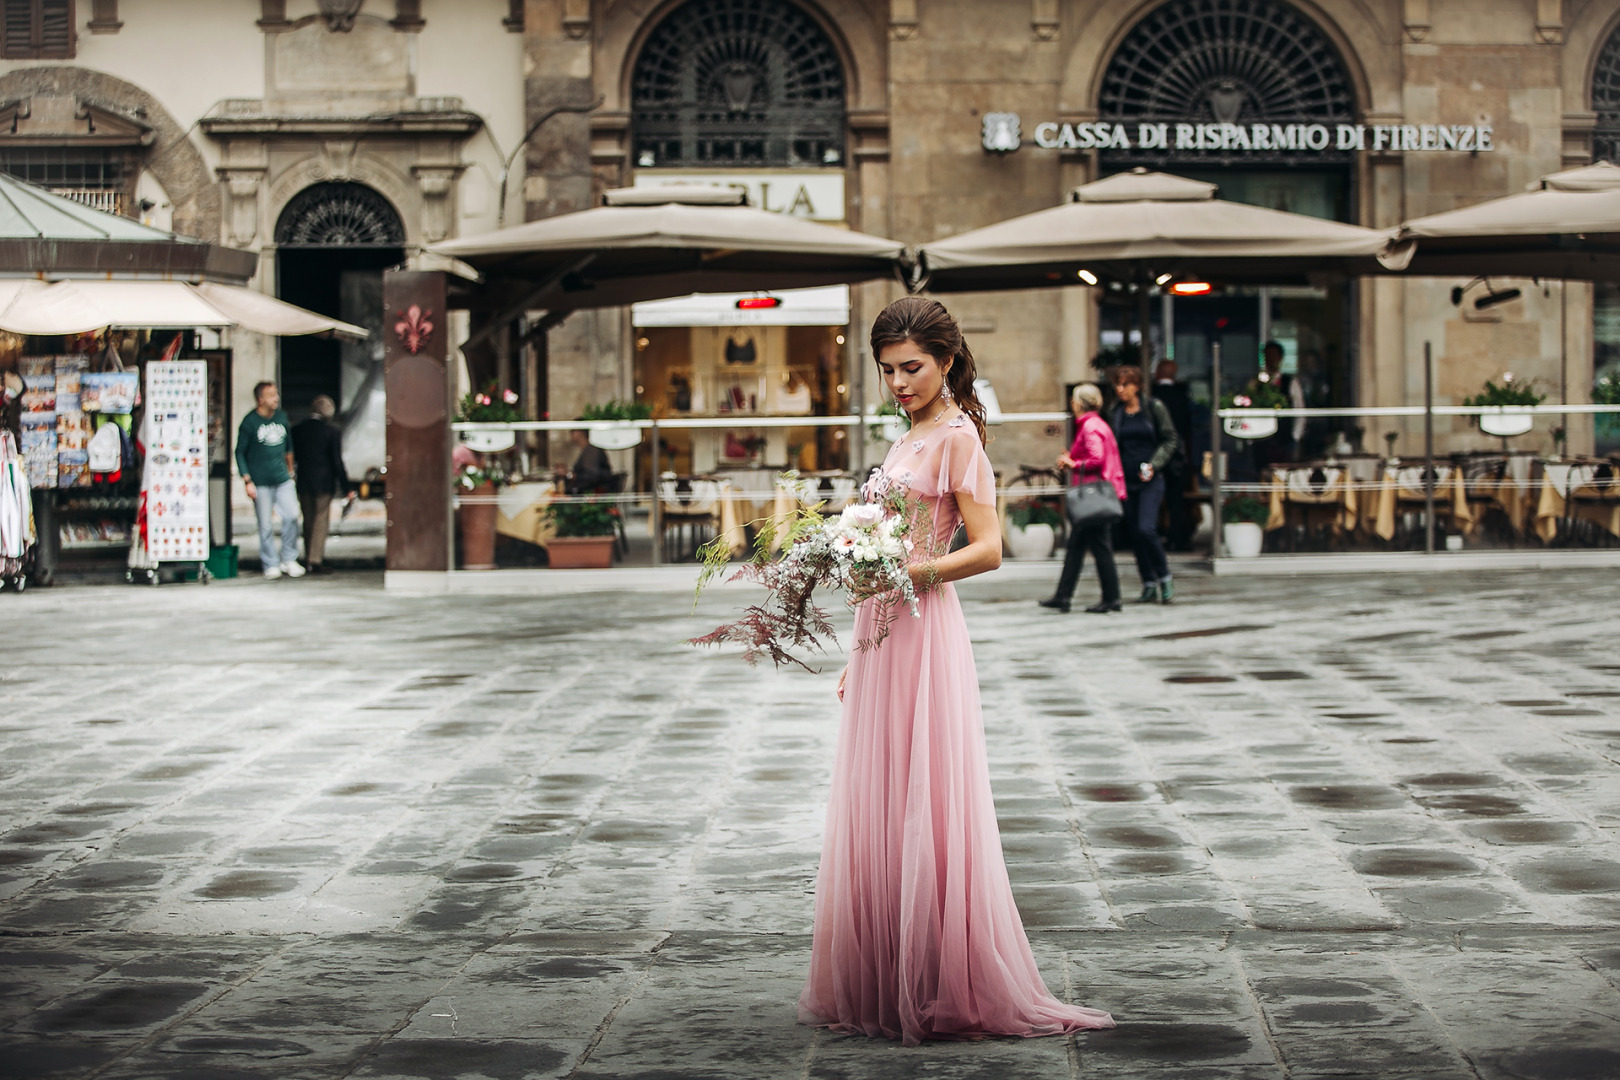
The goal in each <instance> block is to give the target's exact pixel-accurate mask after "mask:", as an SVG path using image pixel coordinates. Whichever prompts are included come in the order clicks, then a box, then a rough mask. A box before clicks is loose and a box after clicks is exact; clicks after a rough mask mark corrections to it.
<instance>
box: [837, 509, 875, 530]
mask: <svg viewBox="0 0 1620 1080" xmlns="http://www.w3.org/2000/svg"><path fill="white" fill-rule="evenodd" d="M838 520H839V522H840V523H842V524H843V526H844V527H845V528H846V529H864V528H870V527H871V526H873V525H876V524H877V523H878V522H880V521H882V520H883V508H882V507H881V506H878V505H876V504H874V503H853V504H851V505H849V506H846V507H844V512H843V513H842V514H839V515H838Z"/></svg>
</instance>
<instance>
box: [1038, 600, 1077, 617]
mask: <svg viewBox="0 0 1620 1080" xmlns="http://www.w3.org/2000/svg"><path fill="white" fill-rule="evenodd" d="M1036 603H1038V604H1040V605H1041V607H1049V608H1052V609H1054V610H1056V611H1061V612H1063V614H1065V615H1067V614H1068V613H1069V602H1068V601H1067V600H1059V599H1058V598H1057V597H1055V596H1053V597H1048V598H1047V599H1045V600H1037V601H1036Z"/></svg>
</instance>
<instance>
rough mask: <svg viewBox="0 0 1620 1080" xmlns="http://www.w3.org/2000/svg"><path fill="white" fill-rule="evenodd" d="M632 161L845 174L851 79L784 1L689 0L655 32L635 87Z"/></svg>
mask: <svg viewBox="0 0 1620 1080" xmlns="http://www.w3.org/2000/svg"><path fill="white" fill-rule="evenodd" d="M631 124H632V130H633V135H634V140H635V142H634V146H635V152H634V162H635V165H636V167H638V168H653V167H660V166H664V167H674V166H686V167H691V166H710V167H712V166H720V167H735V166H761V165H785V166H794V167H807V166H841V165H842V164H843V162H844V70H843V65H842V64H841V63H840V62H839V60H838V54H837V52H836V51H835V50H834V49H833V46H832V42H831V41H829V40H828V39H827V35H826V34H825V33H824V32H823V31H822V29H821V27H820V26H819V25H817V23H816V21H815V20H814V19H812V18H811V17H810V16H809V15H807V14H805V13H804V12H803V11H801V10H800V9H798V8H796V7H794V6H793V5H791V4H787V3H783V2H781V0H690V2H689V3H686V4H683V5H681V6H680V7H678V8H676V9H675V10H674V11H673V12H671V13H670V14H669V17H668V18H666V19H665V20H664V21H663V22H662V23H660V24H659V25H658V27H657V28H656V29H655V30H653V32H652V34H651V36H650V37H648V39H647V44H646V45H645V46H644V47H643V48H642V50H641V55H640V56H638V57H637V58H636V66H635V71H634V74H633V77H632V83H631Z"/></svg>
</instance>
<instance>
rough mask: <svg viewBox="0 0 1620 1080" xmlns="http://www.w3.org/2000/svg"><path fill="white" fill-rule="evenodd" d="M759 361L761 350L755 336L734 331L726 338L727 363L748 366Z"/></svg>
mask: <svg viewBox="0 0 1620 1080" xmlns="http://www.w3.org/2000/svg"><path fill="white" fill-rule="evenodd" d="M758 359H759V348H758V346H756V345H755V344H754V338H753V336H752V335H750V334H744V333H741V332H739V331H736V330H733V331H732V332H731V334H730V335H729V336H728V337H727V338H726V363H727V364H736V365H748V364H752V363H753V362H754V361H755V360H758Z"/></svg>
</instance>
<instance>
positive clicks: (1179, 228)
mask: <svg viewBox="0 0 1620 1080" xmlns="http://www.w3.org/2000/svg"><path fill="white" fill-rule="evenodd" d="M1215 191H1216V186H1215V185H1214V184H1208V183H1204V182H1202V181H1198V180H1189V179H1187V178H1185V177H1180V176H1172V175H1170V174H1168V173H1159V172H1148V171H1147V170H1145V169H1135V170H1133V171H1131V172H1128V173H1120V174H1118V175H1115V176H1110V177H1107V178H1106V179H1103V180H1098V181H1096V182H1094V183H1090V184H1086V185H1083V186H1082V187H1079V188H1076V189H1075V190H1074V192H1073V193H1072V195H1071V196H1070V201H1069V202H1067V203H1065V204H1064V205H1062V206H1057V207H1053V208H1051V209H1049V210H1040V211H1037V212H1035V213H1033V214H1025V215H1023V216H1022V217H1016V218H1011V219H1009V220H1007V221H1002V222H999V223H997V224H995V225H988V226H986V227H984V228H982V229H974V230H972V231H971V232H966V233H962V234H960V235H958V236H953V237H950V238H949V239H946V240H940V241H936V242H934V243H931V244H924V245H923V246H922V248H921V250H920V251H919V252H918V279H917V283H918V285H919V287H920V288H924V289H927V290H928V291H930V292H978V291H984V290H993V289H1039V288H1050V287H1052V286H1058V285H1090V284H1096V283H1097V282H1099V281H1107V280H1113V281H1123V282H1130V283H1135V284H1153V283H1155V282H1157V281H1158V280H1159V279H1160V278H1163V279H1164V280H1165V282H1166V283H1168V282H1169V281H1171V280H1184V279H1196V280H1202V281H1217V282H1248V283H1255V284H1272V285H1286V284H1295V283H1298V284H1311V283H1316V282H1319V281H1321V280H1323V279H1325V278H1332V277H1345V276H1353V275H1357V274H1367V273H1375V272H1378V271H1379V270H1380V269H1381V267H1380V265H1379V263H1378V256H1379V254H1380V253H1381V252H1383V251H1384V250H1385V249H1386V247H1387V245H1388V243H1389V240H1390V235H1391V234H1390V233H1388V232H1383V231H1379V230H1375V229H1364V228H1361V227H1360V226H1358V225H1346V224H1343V223H1341V222H1337V221H1326V220H1323V219H1321V218H1314V217H1308V216H1306V215H1304V214H1290V213H1286V212H1284V211H1281V210H1268V209H1266V208H1264V207H1259V206H1249V205H1246V204H1244V203H1235V202H1227V201H1226V200H1223V199H1217V198H1216V197H1215Z"/></svg>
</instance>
